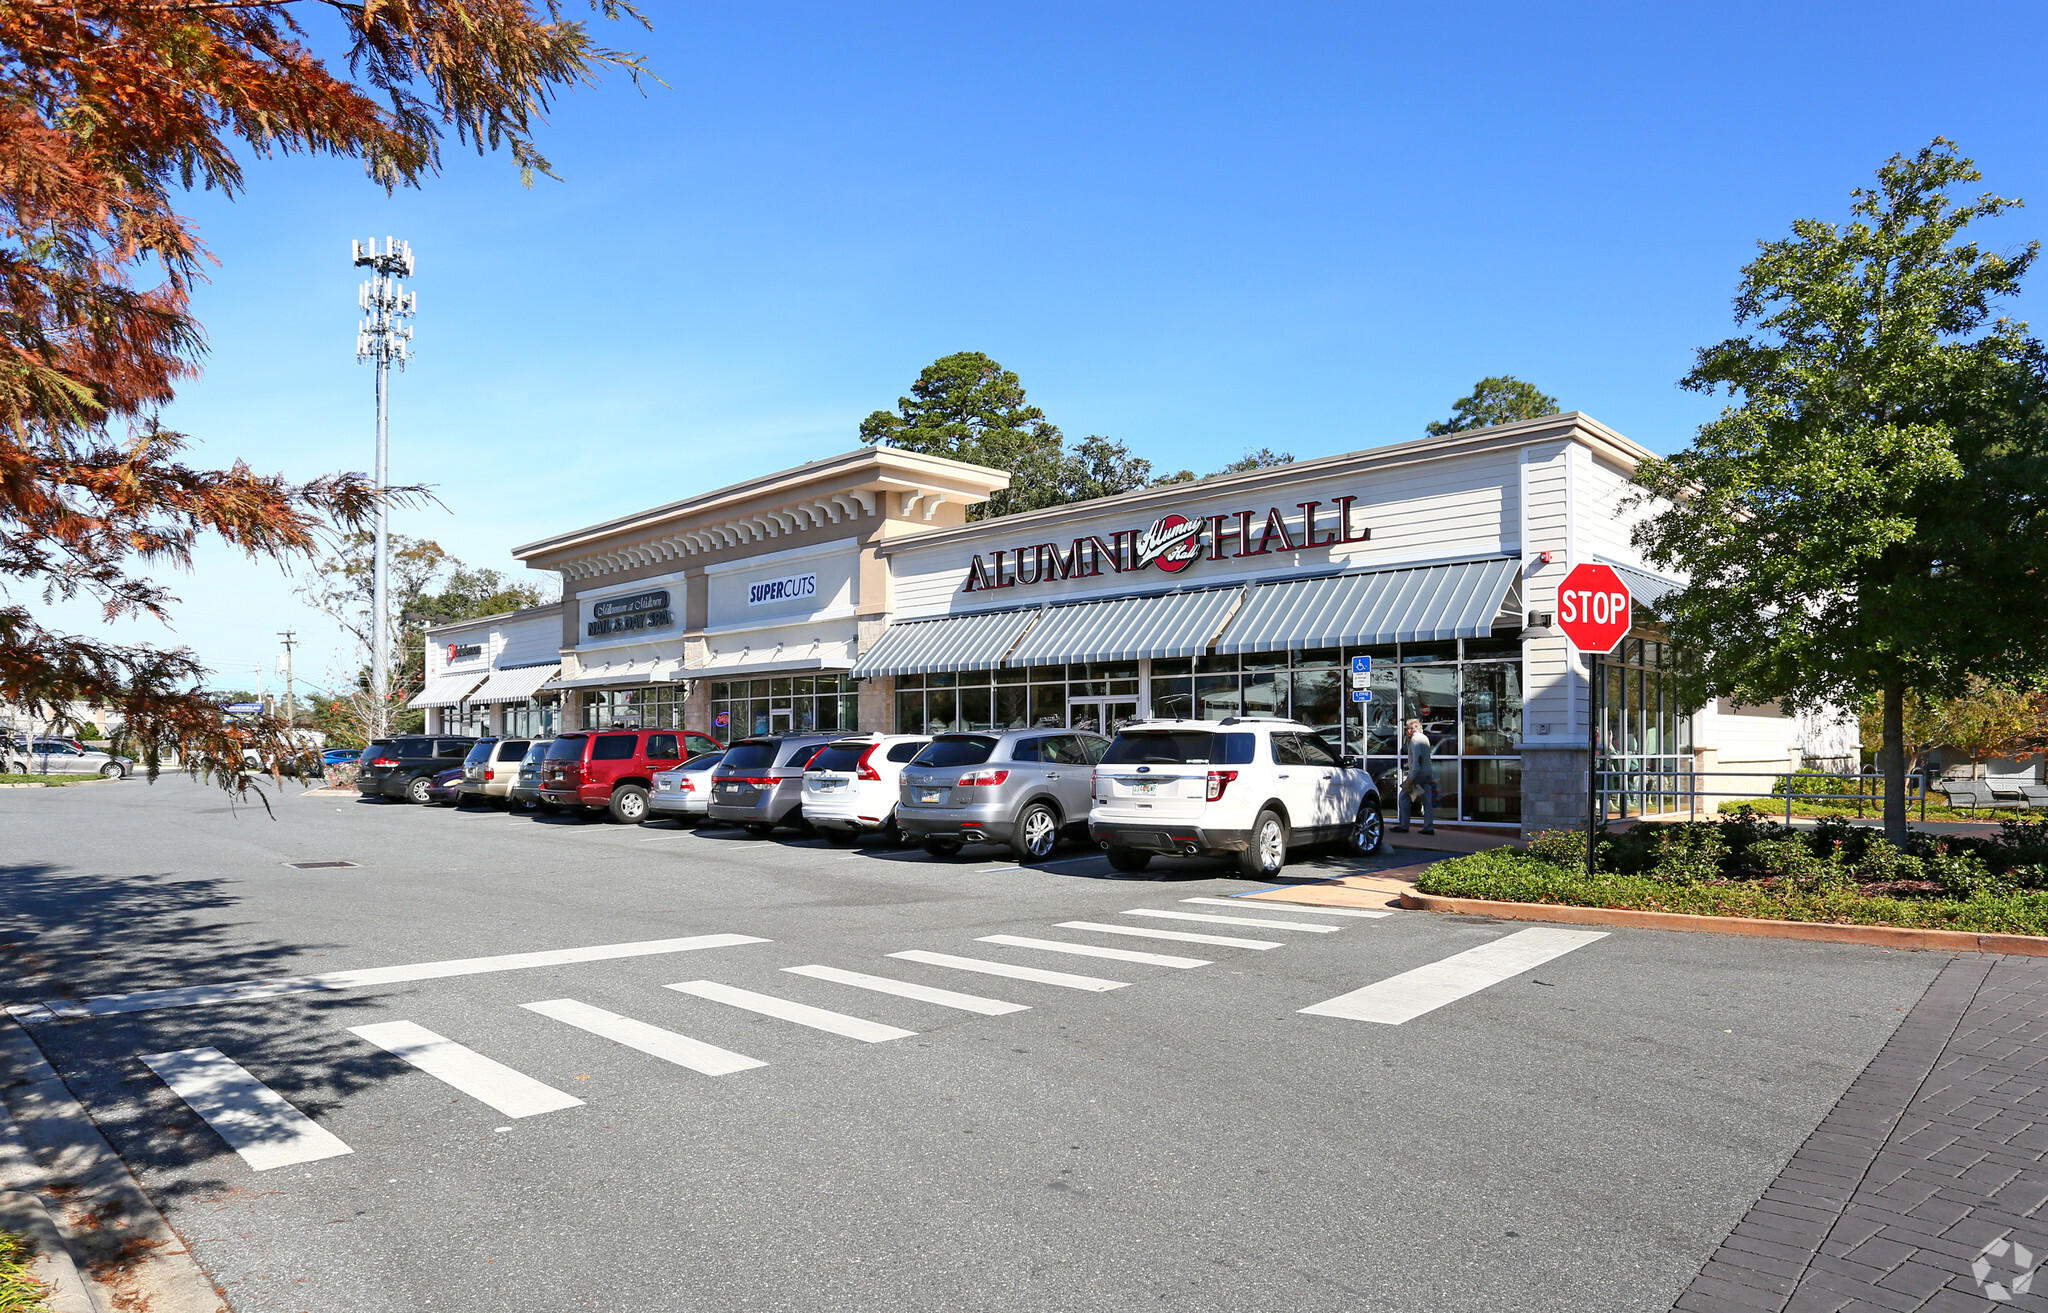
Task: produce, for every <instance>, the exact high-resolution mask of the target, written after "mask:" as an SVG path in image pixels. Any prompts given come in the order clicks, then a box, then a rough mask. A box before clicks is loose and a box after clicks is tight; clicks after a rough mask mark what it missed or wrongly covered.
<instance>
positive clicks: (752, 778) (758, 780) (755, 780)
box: [730, 775, 781, 788]
mask: <svg viewBox="0 0 2048 1313" xmlns="http://www.w3.org/2000/svg"><path fill="white" fill-rule="evenodd" d="M730 778H731V780H732V782H733V783H735V784H751V785H753V786H754V787H755V788H766V787H769V786H771V785H774V784H778V783H780V782H781V781H779V780H777V779H776V778H775V777H774V776H773V775H734V776H731V777H730Z"/></svg>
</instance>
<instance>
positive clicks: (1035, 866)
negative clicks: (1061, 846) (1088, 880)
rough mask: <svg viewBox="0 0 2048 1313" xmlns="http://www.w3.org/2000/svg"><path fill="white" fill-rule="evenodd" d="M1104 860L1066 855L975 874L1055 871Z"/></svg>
mask: <svg viewBox="0 0 2048 1313" xmlns="http://www.w3.org/2000/svg"><path fill="white" fill-rule="evenodd" d="M1102 860H1104V859H1103V858H1102V857H1101V856H1099V855H1097V856H1089V857H1065V858H1061V859H1060V860H1059V861H1057V862H1033V863H1032V864H1031V865H1029V866H1026V865H1024V864H1023V863H1022V862H1011V863H1009V864H1008V865H1005V866H991V867H989V868H988V869H987V870H985V871H976V872H975V874H976V875H994V874H996V873H997V872H999V871H1053V870H1058V869H1059V868H1060V867H1062V866H1081V865H1084V864H1086V863H1088V862H1099V861H1102Z"/></svg>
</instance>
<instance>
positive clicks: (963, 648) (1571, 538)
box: [516, 414, 1785, 831]
mask: <svg viewBox="0 0 2048 1313" xmlns="http://www.w3.org/2000/svg"><path fill="white" fill-rule="evenodd" d="M1648 455H1649V453H1648V452H1647V451H1646V450H1645V449H1643V448H1641V447H1639V446H1637V445H1636V444H1634V443H1632V442H1630V441H1629V440H1628V439H1626V438H1624V437H1622V436H1621V435H1619V434H1617V433H1614V432H1613V431H1612V430H1609V429H1607V428H1606V427H1605V426H1603V425H1601V424H1599V423H1598V422H1597V421H1594V420H1592V419H1590V418H1588V417H1585V416H1582V415H1576V414H1572V415H1559V416H1551V417H1548V418H1546V419H1543V420H1537V421H1531V422H1528V423H1523V424H1516V425H1508V426H1503V427H1499V428H1493V429H1484V430H1476V431H1473V432H1468V433H1461V434H1454V435H1451V436H1449V437H1444V438H1432V439H1427V440H1424V441H1420V442H1407V443H1401V444H1397V445H1394V446H1388V447H1380V448H1374V449H1370V450H1366V451H1358V452H1349V453H1344V454H1340V455H1335V456H1329V457H1323V458H1318V459H1313V460H1303V461H1297V462H1295V463H1293V464H1290V465H1285V466H1279V467H1275V468H1270V469H1262V470H1253V471H1248V472H1245V473H1241V474H1234V475H1227V476H1221V477H1217V478H1213V479H1207V480H1203V481H1200V482H1196V483H1189V484H1178V485H1169V486H1165V487H1157V488H1148V489H1144V490H1142V491H1138V492H1133V493H1126V494H1122V495H1120V496H1116V497H1109V498H1103V499H1100V500H1097V501H1092V502H1085V503H1079V504H1075V505H1069V506H1062V507H1058V508H1054V509H1049V510H1044V511H1037V512H1032V513H1029V514H1024V515H1015V516H1009V517H1004V518H1001V519H996V520H989V521H980V522H976V523H971V524H970V523H967V522H966V518H965V512H966V508H967V507H968V506H971V505H974V504H976V503H978V502H979V501H981V500H983V499H984V498H986V497H987V496H988V495H989V493H991V492H993V491H994V490H996V489H998V488H1000V487H1003V486H1005V484H1006V483H1007V480H1008V476H1007V475H1005V474H1003V473H1002V472H1000V471H995V470H987V469H982V468H979V467H976V466H971V465H965V464H962V463H960V462H956V461H948V460H942V459H939V458H934V457H926V456H920V455H916V454H914V453H908V452H899V451H895V450H892V449H887V448H883V449H877V450H866V451H859V452H851V453H847V454H846V455H843V456H838V457H833V458H831V459H829V460H823V461H816V462H812V463H811V464H809V465H805V466H801V467H799V468H797V469H795V470H790V471H785V472H783V473H780V474H776V475H771V476H768V477H766V478H763V479H757V480H753V481H750V482H748V483H745V484H740V485H735V486H734V487H732V488H726V489H720V490H718V491H716V492H712V493H708V494H705V495H704V496H701V497H697V498H692V499H690V500H688V501H684V502H678V503H674V504H672V505H670V506H666V507H660V508H656V509H654V510H651V511H647V512H643V513H639V514H636V515H632V516H626V517H623V518H621V519H619V520H615V521H610V522H607V523H605V524H600V525H594V526H591V527H589V528H586V529H581V530H577V531H574V532H572V533H568V534H563V535H559V536H557V537H555V538H550V539H543V540H541V541H539V542H536V543H530V544H527V545H526V546H524V547H521V548H519V549H517V552H516V554H517V555H518V556H519V557H520V558H521V559H523V560H524V561H525V562H526V563H527V564H528V565H529V566H531V567H534V568H537V569H548V570H555V571H558V572H559V573H560V574H561V575H562V579H563V594H564V595H563V601H562V604H561V607H560V614H559V622H560V631H559V632H560V651H559V656H560V659H561V670H560V673H559V675H558V676H557V677H555V678H554V679H553V680H551V681H550V683H549V684H548V687H547V691H548V692H550V693H553V694H555V695H558V696H560V698H561V713H560V727H561V728H576V727H580V726H586V725H588V726H600V725H609V724H621V723H637V724H643V725H650V726H651V725H656V724H661V725H669V724H674V725H677V726H682V725H687V726H688V727H690V728H703V729H706V730H708V731H709V732H711V733H712V734H714V735H716V736H718V737H720V738H724V739H732V738H736V737H740V736H742V735H745V734H763V733H784V732H802V731H808V730H889V731H902V732H920V733H924V732H938V731H943V730H973V729H997V728H1009V727H1025V726H1038V725H1048V726H1049V725H1065V726H1079V727H1086V728H1091V729H1096V730H1099V731H1102V732H1113V731H1114V729H1115V727H1116V726H1117V725H1119V724H1121V723H1123V722H1126V721H1129V720H1131V719H1135V718H1139V717H1145V716H1195V717H1201V718H1208V719H1221V718H1223V717H1226V716H1244V715H1274V716H1291V717H1293V718H1295V719H1298V720H1301V721H1303V722H1305V723H1308V724H1310V725H1314V726H1316V727H1317V728H1319V729H1321V730H1322V731H1323V733H1324V734H1325V735H1326V736H1327V737H1328V738H1329V739H1330V740H1331V742H1332V743H1333V744H1339V745H1341V747H1342V748H1343V750H1345V751H1347V752H1352V753H1357V754H1359V755H1361V756H1363V757H1365V758H1366V759H1367V761H1368V763H1369V765H1370V767H1371V769H1372V770H1373V772H1374V774H1375V775H1376V776H1380V777H1382V778H1383V779H1384V780H1385V781H1386V782H1387V783H1386V787H1385V792H1386V795H1387V797H1388V798H1389V800H1391V798H1392V796H1393V788H1392V783H1391V782H1392V780H1393V778H1394V774H1395V770H1396V764H1397V761H1398V758H1399V755H1400V752H1401V726H1402V724H1403V723H1404V722H1405V721H1407V720H1410V719H1414V720H1419V721H1421V722H1422V723H1423V725H1424V728H1425V732H1426V733H1427V734H1428V735H1429V737H1430V740H1431V742H1432V744H1433V745H1434V750H1435V756H1436V762H1437V772H1438V778H1439V780H1440V790H1439V796H1440V804H1439V818H1440V821H1441V822H1443V823H1462V824H1466V825H1472V826H1486V827H1501V828H1504V829H1505V828H1513V829H1519V830H1524V831H1527V830H1534V829H1539V828H1546V827H1549V826H1553V825H1571V824H1574V823H1577V822H1578V821H1579V820H1580V818H1582V817H1583V816H1584V814H1585V807H1586V782H1585V781H1586V765H1587V762H1586V757H1587V751H1588V749H1587V742H1588V729H1589V727H1588V705H1589V698H1588V692H1589V685H1588V682H1587V676H1586V672H1585V670H1584V668H1583V667H1582V666H1581V665H1580V664H1579V662H1578V661H1577V659H1576V658H1575V657H1574V656H1573V655H1572V654H1571V653H1570V652H1569V651H1568V649H1567V646H1566V644H1565V641H1564V640H1563V638H1562V637H1559V636H1556V635H1554V634H1553V633H1551V632H1550V630H1549V629H1548V627H1547V624H1546V623H1545V622H1546V620H1547V616H1548V613H1550V612H1552V611H1553V610H1554V604H1553V598H1554V594H1555V590H1556V586H1557V582H1558V580H1560V579H1561V578H1563V576H1564V574H1565V572H1566V571H1568V570H1569V569H1570V568H1571V566H1572V565H1573V564H1575V563H1577V562H1579V561H1586V560H1598V561H1604V562H1606V563H1608V564H1610V565H1613V566H1615V567H1617V568H1618V569H1620V570H1622V571H1623V572H1624V574H1625V575H1626V576H1627V577H1628V578H1630V580H1631V582H1632V583H1633V584H1634V586H1635V587H1636V589H1637V591H1638V592H1639V594H1642V595H1644V596H1645V597H1646V598H1653V597H1654V596H1655V595H1658V594H1661V593H1662V592H1664V591H1667V590H1669V589H1670V588H1671V587H1674V586H1675V585H1674V584H1673V583H1672V582H1671V581H1670V580H1667V579H1660V578H1658V577H1657V576H1656V575H1655V574H1654V573H1652V572H1651V571H1649V570H1648V569H1646V568H1645V567H1644V565H1643V563H1642V562H1641V561H1640V560H1639V559H1638V558H1637V557H1636V556H1635V555H1634V552H1633V549H1632V547H1631V545H1630V542H1629V534H1630V530H1631V528H1632V527H1633V525H1634V523H1636V522H1637V520H1638V519H1639V517H1640V516H1641V515H1643V514H1645V513H1646V511H1645V510H1644V509H1643V508H1642V507H1640V506H1638V505H1637V504H1636V503H1635V499H1634V492H1635V490H1634V489H1633V487H1632V486H1631V485H1630V483H1629V476H1630V474H1631V472H1632V471H1633V470H1634V468H1635V465H1636V462H1638V461H1640V460H1642V459H1644V458H1646V457H1647V456H1648ZM1602 678H1603V680H1605V681H1608V685H1607V687H1608V696H1607V697H1605V698H1604V699H1603V700H1604V703H1605V707H1606V709H1607V712H1608V715H1607V716H1604V717H1603V719H1610V718H1611V720H1612V724H1611V725H1610V726H1607V727H1606V729H1607V730H1608V738H1607V740H1606V741H1607V742H1608V743H1609V744H1610V745H1612V746H1611V747H1610V749H1609V750H1610V751H1612V752H1625V753H1627V754H1630V756H1631V759H1632V760H1633V761H1634V762H1635V763H1636V764H1638V765H1640V766H1642V767H1643V768H1644V769H1645V770H1648V769H1650V768H1652V767H1654V768H1656V769H1659V770H1661V769H1664V768H1665V767H1666V766H1667V765H1668V764H1669V763H1673V762H1676V761H1678V760H1681V759H1690V758H1691V757H1692V755H1693V754H1695V753H1696V752H1697V750H1698V748H1699V746H1700V745H1699V743H1698V742H1697V741H1696V740H1698V739H1699V737H1700V731H1701V730H1702V728H1703V727H1704V726H1705V725H1707V724H1709V723H1710V722H1711V721H1712V720H1713V716H1712V713H1711V712H1702V713H1700V714H1698V715H1686V714H1683V713H1682V712H1681V710H1680V709H1679V708H1678V707H1677V705H1676V704H1675V702H1674V701H1673V700H1672V699H1671V698H1670V697H1669V696H1668V695H1667V693H1666V691H1665V685H1666V683H1667V682H1668V681H1667V680H1666V679H1665V678H1664V675H1663V653H1662V648H1661V647H1660V646H1658V644H1657V635H1656V633H1655V632H1654V630H1651V629H1649V628H1639V629H1638V631H1637V632H1636V634H1635V635H1633V636H1632V637H1631V639H1630V641H1629V642H1628V643H1626V644H1624V646H1623V648H1622V649H1621V650H1620V651H1618V652H1617V653H1616V657H1615V661H1614V663H1613V665H1612V667H1611V668H1610V669H1609V670H1607V671H1606V672H1604V673H1603V675H1602ZM1748 728H1749V729H1750V730H1752V731H1753V729H1754V727H1753V726H1750V727H1748ZM1777 759H1778V760H1779V761H1783V760H1785V755H1784V752H1783V751H1782V750H1781V751H1780V753H1779V755H1778V758H1777Z"/></svg>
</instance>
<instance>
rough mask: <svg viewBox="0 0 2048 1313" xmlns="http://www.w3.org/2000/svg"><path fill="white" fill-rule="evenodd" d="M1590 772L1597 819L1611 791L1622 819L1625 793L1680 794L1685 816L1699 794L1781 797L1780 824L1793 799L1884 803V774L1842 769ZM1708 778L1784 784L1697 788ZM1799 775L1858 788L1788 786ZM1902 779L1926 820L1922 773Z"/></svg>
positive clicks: (1859, 805) (1859, 810)
mask: <svg viewBox="0 0 2048 1313" xmlns="http://www.w3.org/2000/svg"><path fill="white" fill-rule="evenodd" d="M1659 755H1661V754H1654V753H1644V754H1642V760H1644V761H1650V760H1654V759H1655V758H1656V757H1657V756H1659ZM1604 760H1607V761H1614V760H1617V758H1614V757H1608V758H1604ZM1619 760H1624V761H1626V760H1628V758H1626V757H1622V758H1619ZM1594 775H1595V777H1596V779H1597V780H1598V781H1599V785H1598V787H1599V802H1600V819H1601V820H1603V821H1605V820H1607V819H1608V809H1607V800H1608V799H1609V798H1610V797H1614V796H1617V795H1618V796H1619V797H1620V798H1621V799H1622V812H1621V814H1622V815H1623V816H1624V817H1625V816H1627V815H1628V801H1627V800H1628V799H1629V798H1630V797H1643V796H1654V797H1659V798H1673V799H1676V798H1680V797H1683V798H1684V799H1685V800H1686V813H1687V814H1688V815H1696V814H1697V813H1698V812H1699V810H1700V807H1699V803H1700V799H1702V798H1709V797H1713V798H1741V797H1744V796H1753V797H1757V798H1770V799H1772V800H1773V801H1775V800H1776V799H1778V798H1783V799H1784V800H1785V824H1787V825H1790V824H1791V823H1792V804H1793V802H1794V801H1798V800H1817V799H1829V800H1835V801H1841V802H1848V801H1850V800H1852V799H1853V800H1854V801H1855V803H1856V814H1857V815H1858V816H1861V815H1863V804H1864V803H1865V802H1872V803H1878V804H1882V803H1883V801H1884V794H1883V784H1884V776H1883V775H1881V774H1879V773H1878V772H1876V771H1843V772H1839V773H1838V772H1831V771H1733V770H1699V769H1696V768H1694V767H1691V766H1685V767H1682V768H1678V769H1663V768H1659V767H1654V766H1650V767H1645V766H1633V767H1631V766H1620V767H1613V766H1610V767H1603V768H1600V769H1598V770H1596V771H1595V772H1594ZM1617 778H1618V779H1620V780H1622V781H1623V782H1624V783H1627V782H1629V781H1635V782H1636V783H1637V787H1634V788H1620V789H1617V788H1614V787H1612V786H1611V784H1610V781H1611V780H1614V779H1617ZM1712 778H1721V779H1731V780H1740V779H1765V780H1770V781H1771V782H1772V783H1773V784H1776V783H1777V781H1779V780H1785V781H1786V783H1787V786H1788V787H1787V788H1786V789H1785V790H1784V791H1783V792H1780V791H1779V790H1778V789H1776V788H1772V789H1768V790H1764V791H1761V792H1755V793H1752V792H1751V791H1749V790H1743V789H1735V790H1726V789H1702V788H1701V787H1700V783H1699V782H1700V781H1701V780H1702V779H1712ZM1652 779H1654V780H1655V781H1656V784H1655V785H1654V786H1650V787H1645V786H1644V783H1643V782H1644V781H1647V780H1652ZM1800 779H1810V780H1813V779H1818V780H1855V781H1857V782H1858V786H1859V787H1858V788H1857V791H1856V792H1855V793H1805V792H1799V791H1796V790H1794V789H1792V788H1791V787H1789V786H1790V784H1791V783H1792V782H1793V781H1795V780H1800ZM1679 780H1684V781H1685V784H1686V787H1685V788H1683V789H1680V788H1678V787H1676V784H1677V782H1678V781H1679ZM1865 781H1869V782H1873V783H1874V784H1875V785H1876V786H1877V788H1876V790H1875V791H1873V792H1869V793H1866V792H1864V791H1863V789H1862V787H1861V785H1862V784H1863V783H1864V782H1865ZM1906 783H1907V786H1908V792H1907V795H1906V805H1907V806H1911V805H1913V804H1914V803H1915V802H1917V803H1919V804H1920V819H1921V820H1922V821H1925V820H1926V819H1927V776H1926V773H1925V772H1923V771H1914V772H1912V773H1911V774H1910V775H1908V776H1907V777H1906Z"/></svg>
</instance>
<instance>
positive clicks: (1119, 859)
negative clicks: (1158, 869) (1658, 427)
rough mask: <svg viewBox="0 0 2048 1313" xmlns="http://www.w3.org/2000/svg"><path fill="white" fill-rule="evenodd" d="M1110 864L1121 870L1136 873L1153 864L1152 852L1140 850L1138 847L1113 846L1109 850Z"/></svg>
mask: <svg viewBox="0 0 2048 1313" xmlns="http://www.w3.org/2000/svg"><path fill="white" fill-rule="evenodd" d="M1109 864H1110V865H1111V866H1112V867H1114V868H1115V869H1117V870H1119V871H1128V872H1133V873H1135V872H1138V871H1142V870H1144V869H1145V868H1146V867H1148V866H1150V865H1151V864H1152V854H1151V853H1144V852H1139V851H1138V850H1137V849H1136V848H1112V849H1110V850H1109Z"/></svg>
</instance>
